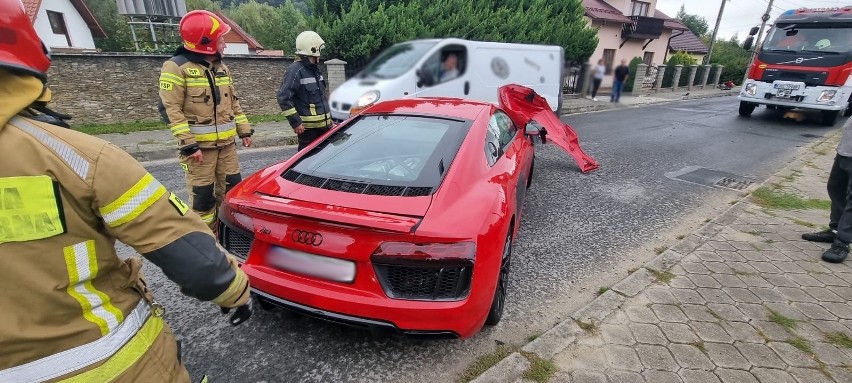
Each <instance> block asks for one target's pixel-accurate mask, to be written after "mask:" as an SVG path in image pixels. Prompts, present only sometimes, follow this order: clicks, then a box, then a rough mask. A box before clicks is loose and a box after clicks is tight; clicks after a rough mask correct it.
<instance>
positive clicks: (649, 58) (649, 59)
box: [642, 52, 654, 66]
mask: <svg viewBox="0 0 852 383" xmlns="http://www.w3.org/2000/svg"><path fill="white" fill-rule="evenodd" d="M642 62H644V63H645V65H647V66H651V65H654V52H645V57H642Z"/></svg>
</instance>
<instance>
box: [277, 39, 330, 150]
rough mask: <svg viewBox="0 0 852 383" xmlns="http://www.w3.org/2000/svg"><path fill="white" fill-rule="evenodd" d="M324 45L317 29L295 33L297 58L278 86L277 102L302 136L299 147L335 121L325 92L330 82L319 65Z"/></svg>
mask: <svg viewBox="0 0 852 383" xmlns="http://www.w3.org/2000/svg"><path fill="white" fill-rule="evenodd" d="M324 45H325V41H323V39H322V38H321V37H320V35H318V34H317V33H316V32H313V31H305V32H302V33H300V34H299V36H297V37H296V61H295V62H293V64H291V65H290V66H289V67H287V70H285V71H284V80H283V81H282V82H281V87H280V88H279V89H278V95H277V96H278V105H279V106H280V107H281V110H282V113H283V114H284V116H285V117H287V121H288V122H289V123H290V126H291V127H292V128H293V131H294V132H296V134H297V135H298V137H299V150H302V149H304V148H305V147H306V146H308V145H310V144H311V143H312V142H314V141H315V140H316V139H317V138H319V137H320V136H322V135H323V134H325V133H326V132H328V131H329V129H331V127H332V125H333V124H332V121H331V114H330V113H331V109H330V108H329V103H328V97H326V95H325V92H326V88H327V83H326V80H325V78H323V75H322V72H321V71H320V69H319V66H318V64H319V57H320V51H321V50H322V48H323V46H324Z"/></svg>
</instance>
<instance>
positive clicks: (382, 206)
mask: <svg viewBox="0 0 852 383" xmlns="http://www.w3.org/2000/svg"><path fill="white" fill-rule="evenodd" d="M256 190H257V192H259V193H262V194H266V195H270V196H275V197H281V198H286V199H290V200H297V201H305V202H312V203H316V204H322V205H327V206H329V207H336V208H339V209H340V210H345V209H356V210H361V211H367V212H377V213H386V214H393V215H401V216H407V217H423V216H424V215H425V214H426V210H428V209H429V205H430V204H431V203H432V196H419V197H393V196H380V195H368V194H358V193H348V192H342V191H336V190H327V189H320V188H316V187H311V186H305V185H301V184H297V183H295V182H290V181H287V180H285V179H284V178H282V177H281V175H280V172H279V173H278V175H277V176H274V177H269V178H267V179H266V180H264V182H263V183H262V184H260V185H258V187H257V189H256Z"/></svg>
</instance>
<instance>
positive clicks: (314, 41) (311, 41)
mask: <svg viewBox="0 0 852 383" xmlns="http://www.w3.org/2000/svg"><path fill="white" fill-rule="evenodd" d="M324 45H325V41H323V39H322V37H320V35H318V34H317V33H316V32H314V31H304V32H302V33H299V35H298V36H296V54H297V55H301V56H314V57H320V50H322V48H323V46H324Z"/></svg>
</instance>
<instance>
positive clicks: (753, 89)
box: [745, 82, 757, 96]
mask: <svg viewBox="0 0 852 383" xmlns="http://www.w3.org/2000/svg"><path fill="white" fill-rule="evenodd" d="M745 91H746V93H748V94H750V95H752V96H754V95H756V94H757V84H755V83H753V82H752V83H748V84H746V86H745Z"/></svg>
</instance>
